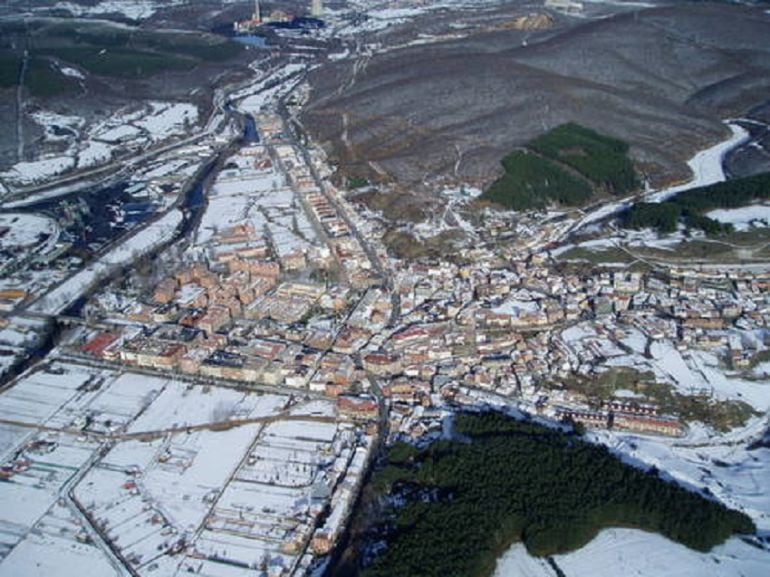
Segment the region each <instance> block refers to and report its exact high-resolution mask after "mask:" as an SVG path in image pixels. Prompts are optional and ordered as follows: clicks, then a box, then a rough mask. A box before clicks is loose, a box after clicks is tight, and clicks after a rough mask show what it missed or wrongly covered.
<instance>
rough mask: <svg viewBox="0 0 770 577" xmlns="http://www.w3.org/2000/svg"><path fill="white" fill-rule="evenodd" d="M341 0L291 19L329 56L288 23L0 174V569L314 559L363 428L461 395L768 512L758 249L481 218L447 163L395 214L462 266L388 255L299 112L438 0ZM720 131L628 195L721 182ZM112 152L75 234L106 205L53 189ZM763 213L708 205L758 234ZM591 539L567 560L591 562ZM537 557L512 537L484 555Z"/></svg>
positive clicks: (410, 433)
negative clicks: (244, 66)
mask: <svg viewBox="0 0 770 577" xmlns="http://www.w3.org/2000/svg"><path fill="white" fill-rule="evenodd" d="M59 4H61V5H62V9H64V8H66V6H64V5H68V4H69V3H61V2H60V3H59ZM101 4H102V5H105V4H110V5H111V6H110V9H117V10H132V11H134V12H136V11H137V10H139V12H136V16H135V17H137V18H144V17H150V16H151V15H152V14H153V13H154V7H153V6H154V4H153V3H152V2H147V3H145V4H146V5H143V7H141V6H135V5H134V4H142V3H128V2H102V3H101ZM352 4H355V7H356V10H357V13H358V14H359V16H360V15H368V16H367V17H366V18H363V17H361V18H359V19H358V20H351V19H350V18H349V16H348V15H347V13H346V12H344V11H342V10H334V9H326V10H325V11H323V12H318V13H314V16H317V17H318V18H323V19H324V21H325V23H326V26H325V27H324V28H319V29H313V30H311V31H310V32H308V31H303V32H302V34H304V35H307V34H310V35H313V38H314V39H315V40H317V41H318V43H319V45H321V46H324V44H323V43H324V42H328V43H329V45H330V46H333V47H334V48H333V50H334V51H333V52H328V51H327V49H326V48H318V49H313V50H310V49H306V48H304V47H303V46H302V42H304V38H302V37H301V36H300V33H298V32H296V31H294V30H285V31H279V32H278V34H279V35H280V36H281V38H282V40H283V41H284V42H285V43H284V44H283V45H282V46H281V48H280V49H277V48H276V49H274V53H273V54H271V55H270V57H269V58H266V59H263V60H260V61H255V64H254V65H253V70H252V72H253V76H252V77H251V78H249V79H248V80H246V81H243V82H239V83H238V84H237V85H234V86H230V87H228V88H227V89H220V90H219V91H218V93H217V103H216V106H215V107H214V108H213V110H212V112H211V115H210V116H209V117H207V118H204V117H202V116H201V114H200V113H199V110H198V108H196V106H195V105H193V104H190V103H180V102H162V101H148V102H146V103H144V104H142V105H141V106H137V107H135V108H134V109H127V110H124V111H122V113H121V114H120V115H117V116H112V117H111V118H109V119H106V120H104V121H102V122H100V123H97V124H95V125H87V123H85V121H84V120H83V119H82V118H78V117H75V116H64V115H62V114H60V113H58V112H56V111H53V110H51V111H44V110H40V111H37V112H36V113H35V115H34V117H33V120H34V122H37V123H38V124H39V125H40V126H41V127H48V128H46V129H45V134H44V136H43V138H44V139H48V140H52V141H56V142H57V143H58V146H59V149H60V153H59V154H58V155H56V156H46V157H43V158H39V159H37V160H35V161H29V162H24V163H19V164H17V165H16V166H14V167H13V168H12V169H11V170H9V171H6V172H4V173H2V174H0V182H1V184H0V200H1V201H2V208H3V212H2V213H0V254H2V255H3V259H2V261H0V379H2V383H3V384H2V388H0V480H2V481H3V482H2V483H0V504H1V506H0V576H9V577H10V576H19V575H78V574H93V575H121V576H122V575H130V576H139V575H141V576H153V575H161V576H164V575H181V574H194V575H205V576H209V577H249V576H254V577H263V576H269V577H288V576H294V577H301V576H304V575H320V574H322V571H323V568H324V561H325V560H327V559H328V556H329V555H330V553H333V552H334V550H335V547H337V546H338V545H339V543H340V542H341V541H342V539H343V536H344V534H345V530H346V527H347V525H348V523H349V520H350V517H351V514H352V511H353V510H354V508H355V505H356V503H357V501H358V499H359V497H360V493H361V488H362V486H363V484H364V481H365V478H366V476H367V474H368V471H369V470H370V468H371V466H372V464H373V462H374V461H375V460H376V457H377V454H378V451H379V450H380V449H381V448H382V447H383V446H388V445H390V444H392V443H393V442H395V441H408V442H410V443H414V444H416V445H424V444H425V443H426V442H428V441H429V440H431V439H436V438H440V437H441V436H442V435H443V434H444V433H445V428H446V426H447V422H448V421H451V415H452V414H453V413H454V412H455V411H457V410H459V409H463V408H472V409H478V408H489V407H493V408H496V409H498V410H502V411H504V412H507V413H510V414H516V415H521V414H526V415H528V416H529V417H531V418H534V419H537V420H539V421H540V422H545V423H554V424H558V423H568V424H569V425H570V426H573V427H575V428H576V429H577V430H580V431H581V432H582V433H583V434H584V435H585V437H586V438H587V439H589V440H590V441H591V442H594V443H599V444H603V445H606V446H607V447H608V448H609V449H610V450H611V451H612V452H613V453H614V454H616V455H618V456H620V457H621V458H623V459H624V460H626V461H627V462H629V463H632V464H635V465H637V466H642V467H656V468H657V469H658V470H660V471H662V472H664V473H665V474H666V475H668V477H669V478H670V479H673V480H675V481H678V482H679V483H681V484H683V485H685V486H687V487H690V488H693V489H694V490H697V491H700V492H702V493H704V494H708V495H710V496H711V497H713V498H714V499H716V500H718V501H719V502H722V503H724V504H725V505H727V506H729V507H731V508H734V509H737V510H739V511H741V512H744V513H746V514H747V515H748V516H749V517H750V518H751V520H752V521H753V522H754V523H755V524H756V526H757V528H758V531H759V532H758V535H760V536H763V535H764V536H767V535H768V534H770V496H769V495H768V494H767V492H766V491H765V488H764V487H765V486H766V483H767V480H768V479H770V454H769V453H768V449H767V448H763V447H766V443H767V441H766V430H767V428H768V417H767V415H768V410H769V409H770V265H768V261H767V260H765V261H764V262H762V260H761V258H759V257H757V258H756V259H752V258H749V259H748V261H747V262H742V263H737V264H736V263H716V264H715V263H713V262H706V261H705V260H703V261H698V260H697V259H689V258H683V257H681V255H678V254H677V250H676V248H675V247H676V246H677V243H679V242H682V241H683V239H684V235H685V233H684V232H683V231H682V230H679V231H677V232H675V233H673V234H671V235H663V234H659V233H656V232H653V231H652V230H644V231H628V230H622V229H619V228H617V227H616V226H615V225H614V224H613V222H612V219H611V217H612V215H613V214H614V213H616V212H619V211H620V210H621V209H622V208H623V207H624V202H628V200H624V201H620V202H617V203H615V204H605V205H602V206H592V207H590V208H588V209H586V210H585V211H557V210H552V211H551V212H540V213H537V214H523V213H518V212H513V211H503V210H495V209H491V208H488V207H486V208H483V209H482V210H481V211H480V213H478V214H476V215H475V216H473V217H469V216H468V211H469V208H468V207H469V206H470V205H471V204H472V203H473V202H474V199H475V198H476V197H477V196H478V194H480V191H479V190H477V189H476V188H474V185H473V183H462V182H457V183H454V184H453V185H452V186H451V187H449V186H446V185H445V184H444V183H442V184H440V185H436V191H435V192H436V194H437V196H439V197H441V198H443V202H444V204H443V205H442V210H437V211H435V212H434V214H433V215H432V216H431V217H430V219H428V221H427V222H423V223H421V224H414V225H405V224H402V225H400V226H401V227H402V230H401V231H400V232H402V233H404V234H408V235H409V236H410V238H413V239H416V241H420V242H430V241H431V239H435V238H438V237H440V236H441V235H444V234H447V233H449V234H451V233H453V231H459V232H460V233H462V235H463V237H464V241H458V242H457V243H456V244H452V243H451V242H450V243H449V245H448V246H449V249H448V250H447V253H451V258H440V257H434V256H421V257H418V258H407V257H403V256H400V255H397V254H396V252H395V251H393V250H392V246H390V243H389V240H388V238H387V227H386V226H384V224H383V223H384V221H385V220H386V219H385V217H384V215H383V214H382V213H381V212H379V211H377V210H376V209H373V208H371V207H367V206H364V205H363V204H362V203H360V202H357V196H358V195H359V194H361V191H362V190H363V191H364V192H366V191H372V190H376V191H377V192H378V193H380V194H389V191H388V189H387V185H377V184H370V183H368V182H367V183H365V184H364V185H363V186H356V187H353V186H351V185H350V183H349V182H345V181H344V180H342V181H341V180H340V179H338V178H335V170H336V167H335V166H334V165H333V163H332V162H331V161H330V160H329V156H328V154H327V152H326V150H325V149H324V147H322V146H321V144H320V143H316V142H313V140H312V139H311V138H310V137H309V136H308V134H307V133H305V132H304V129H303V127H302V125H301V123H300V122H299V121H298V120H297V119H298V115H299V113H300V112H301V110H302V107H303V105H304V103H305V101H306V99H307V97H308V94H309V91H310V87H309V84H308V82H307V75H308V74H309V73H310V72H311V71H312V70H313V69H315V68H316V67H317V66H319V65H320V63H321V62H322V61H327V60H329V61H338V60H344V59H355V58H361V60H362V61H365V60H366V58H368V55H369V54H370V53H372V52H373V51H376V50H378V49H381V48H382V47H378V46H377V45H374V44H372V45H367V44H366V42H365V41H363V40H362V38H364V39H365V38H366V37H367V35H369V34H373V33H374V32H377V31H378V30H381V29H384V28H387V27H388V26H391V25H395V24H398V23H402V22H405V21H408V20H409V19H410V18H413V17H415V16H417V15H420V14H424V13H425V11H429V10H439V9H442V7H443V8H446V6H450V7H451V6H452V5H453V2H450V1H446V2H443V3H436V4H437V5H436V6H425V3H423V2H399V3H398V5H399V6H398V7H395V8H384V7H382V6H379V4H380V3H375V2H363V1H358V2H354V3H352ZM572 4H579V3H572ZM113 5H114V6H113ZM313 6H314V10H324V8H323V7H322V6H321V3H315V2H314V3H313ZM140 8H141V10H140ZM85 9H86V8H84V7H82V6H79V7H78V8H77V10H85ZM73 10H74V8H73ZM94 10H95V9H94ZM257 10H259V3H257ZM581 10H582V5H581ZM134 12H132V14H134ZM97 13H98V12H97ZM132 17H134V16H132ZM275 17H276V18H280V17H282V16H281V15H280V14H277V15H275ZM263 18H264V19H266V17H265V16H263V15H261V14H259V13H257V14H255V15H254V17H253V18H252V19H251V20H247V21H244V22H240V23H236V27H237V26H241V28H243V31H244V32H248V33H251V32H254V30H258V29H259V26H261V25H262V24H263V22H262V20H263ZM252 27H253V28H254V30H252ZM236 29H237V28H236ZM460 33H461V32H460V31H458V34H460ZM294 41H296V43H294ZM332 41H333V42H332ZM422 41H423V42H430V41H432V40H431V39H429V38H423V39H422ZM340 47H342V48H340ZM73 74H79V72H78V71H74V70H73ZM51 126H56V127H58V128H57V130H51V129H50V127H51ZM729 126H730V128H731V130H732V132H733V135H732V137H731V138H730V139H728V140H726V141H723V142H721V143H718V144H717V145H715V146H711V147H709V148H707V149H705V150H703V151H701V152H700V153H699V154H698V155H697V156H696V157H694V158H693V159H692V160H691V162H690V168H691V170H692V172H693V175H692V180H690V181H689V182H688V183H686V184H682V185H677V186H675V187H671V188H667V189H663V190H648V191H646V192H645V199H647V200H649V201H651V202H661V201H663V200H665V199H667V198H669V197H671V196H672V195H673V194H676V193H677V192H679V191H681V190H687V189H688V188H691V187H694V186H701V185H706V184H712V183H715V182H720V181H722V180H725V178H726V175H725V174H724V171H723V169H722V161H723V159H724V155H725V154H726V153H727V152H728V151H729V150H731V149H733V148H735V147H736V146H738V145H740V144H742V143H745V142H746V139H747V134H746V133H745V131H744V130H743V129H741V128H740V126H738V125H737V124H729ZM62 127H63V128H66V131H65V133H66V135H65V136H62V134H63V133H62V130H60V128H62ZM63 140H66V142H64V141H63ZM110 164H121V166H122V168H120V172H119V173H116V174H117V176H115V175H111V177H110V178H111V180H109V181H108V182H109V184H110V185H111V186H119V187H120V188H119V192H118V193H115V197H114V199H111V200H110V201H109V203H108V205H107V207H106V208H103V210H105V211H107V210H108V211H109V212H104V213H103V214H106V215H107V216H106V217H105V218H106V220H104V222H102V223H101V225H99V227H100V230H98V231H94V230H89V231H88V232H87V233H82V232H78V233H76V232H73V231H80V230H81V228H82V225H83V223H84V222H86V221H88V219H89V218H95V217H94V215H97V214H102V213H97V210H102V209H99V208H96V206H97V205H98V204H99V201H98V199H97V200H95V201H94V200H93V199H90V200H82V199H81V200H78V201H74V200H73V201H69V200H67V201H66V203H65V204H64V205H63V206H65V207H66V209H67V212H66V214H61V215H60V218H59V219H53V218H51V217H50V216H49V215H48V214H47V213H46V212H45V210H43V209H42V208H41V209H40V210H39V211H38V208H37V207H38V206H43V205H41V204H40V203H46V202H50V201H51V200H52V199H56V198H59V197H62V196H66V197H68V196H69V195H71V193H72V191H73V190H77V185H78V183H79V182H81V183H87V184H88V185H89V194H90V191H91V189H92V188H93V186H92V185H93V184H94V182H96V181H95V180H94V179H95V178H97V177H99V178H101V176H100V175H99V174H98V172H99V171H101V170H106V169H107V168H108V167H109V165H110ZM116 183H119V184H116ZM44 185H45V188H40V189H38V187H42V186H44ZM73 187H74V188H73ZM354 188H355V190H354ZM89 203H90V204H89ZM769 210H770V208H769V207H768V206H767V205H765V204H757V205H754V206H751V207H743V208H740V209H735V210H721V211H715V212H713V213H710V216H711V217H712V218H714V219H716V220H718V221H720V222H729V223H731V224H733V225H734V226H736V227H737V229H738V230H743V231H754V230H757V229H762V228H763V227H766V226H767V224H768V218H769V216H770V212H769ZM93 228H94V229H96V228H97V225H94V226H93ZM102 228H103V229H104V230H101V229H102ZM73 247H75V248H77V249H78V250H77V251H73V250H72V249H73ZM671 247H674V248H671ZM653 249H654V251H655V252H654V253H652V252H650V251H651V250H653ZM749 256H750V257H751V256H753V255H749ZM763 439H765V440H764V441H763ZM763 443H764V444H763ZM752 447H754V448H752ZM662 539H663V538H662V537H659V536H655V535H651V534H650V535H647V534H646V533H642V532H641V531H636V530H633V529H617V530H612V532H608V533H602V535H601V536H600V537H599V538H597V540H596V541H595V542H592V543H591V545H589V546H588V547H593V549H592V551H594V553H591V555H598V556H605V557H606V558H607V562H606V563H602V565H603V567H604V569H603V570H606V571H607V573H606V574H608V575H609V574H624V572H625V571H630V569H629V565H630V564H632V563H634V562H636V561H638V560H639V559H641V558H645V557H646V556H647V554H648V551H647V549H648V547H649V544H650V543H653V542H655V543H657V540H662ZM618 543H620V544H618ZM666 543H668V542H666ZM752 543H753V546H751V545H747V544H746V543H745V542H743V541H741V540H739V539H738V538H731V539H730V540H729V541H728V543H727V545H725V546H724V548H723V549H722V550H720V551H717V552H716V553H711V554H705V553H703V554H702V553H696V552H693V551H689V550H688V551H686V552H683V551H680V550H679V549H675V548H669V549H667V548H666V545H663V544H658V545H659V548H658V549H657V550H659V551H661V553H660V557H659V559H658V562H659V563H660V564H663V565H665V564H672V565H674V566H676V565H677V563H679V564H680V565H681V564H685V567H686V566H687V565H686V563H701V564H702V565H703V567H704V569H703V570H704V573H703V574H712V573H708V571H713V570H714V569H713V567H711V565H713V563H718V564H719V567H720V571H724V572H723V573H721V572H719V571H718V572H717V573H714V574H720V575H721V574H723V575H738V574H747V575H760V574H764V571H765V570H766V569H767V568H768V566H770V565H769V564H768V555H769V553H768V550H767V547H768V546H767V543H766V542H763V541H760V540H758V541H753V542H752ZM658 545H656V547H658ZM588 547H587V548H586V549H584V550H581V551H579V552H575V553H570V554H569V555H567V556H566V557H565V559H564V562H565V563H567V564H569V565H571V564H573V563H574V566H575V567H583V568H585V567H587V566H589V565H590V564H589V563H588V561H586V559H588V557H589V556H590V555H589V553H588V552H587V551H588ZM625 547H627V549H623V550H624V551H627V553H625V554H617V555H616V551H617V549H619V548H625ZM672 547H673V545H672ZM682 549H683V550H684V548H682ZM685 556H690V557H692V558H693V559H695V558H697V560H693V559H690V558H689V557H687V559H689V560H688V561H682V560H681V559H684V558H685ZM602 558H604V557H602ZM712 558H713V563H712V561H711V559H712ZM559 563H560V564H562V563H561V559H560V560H559ZM581 563H582V565H581ZM707 564H708V565H709V567H708V571H706V565H707ZM506 567H507V568H506ZM550 571H551V570H550V568H549V566H548V565H547V564H546V563H545V562H541V561H539V560H538V561H535V560H534V558H531V557H529V556H528V555H527V553H526V551H525V550H524V549H523V547H522V546H521V545H516V546H514V547H513V548H512V549H510V550H509V551H508V553H507V554H506V555H505V556H504V557H503V558H502V560H501V564H500V565H499V566H498V572H497V574H496V575H498V576H499V577H508V576H510V575H514V574H519V573H518V572H521V574H526V575H543V576H548V575H553V574H554V573H551V572H550ZM575 571H578V570H577V569H575ZM586 571H587V570H586ZM569 574H570V575H572V574H573V573H572V572H569ZM574 574H579V573H574ZM583 574H587V573H583ZM597 574H602V575H603V574H605V573H597ZM650 574H652V573H650Z"/></svg>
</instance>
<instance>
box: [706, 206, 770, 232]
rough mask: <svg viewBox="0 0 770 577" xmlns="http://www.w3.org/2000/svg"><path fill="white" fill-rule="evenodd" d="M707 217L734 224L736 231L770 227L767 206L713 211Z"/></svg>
mask: <svg viewBox="0 0 770 577" xmlns="http://www.w3.org/2000/svg"><path fill="white" fill-rule="evenodd" d="M706 216H708V217H709V218H713V219H714V220H718V221H719V222H725V223H730V224H732V225H733V226H734V227H735V229H736V230H749V229H750V228H752V227H753V226H756V227H763V228H764V227H767V226H770V206H768V205H766V204H754V205H751V206H743V207H741V208H730V209H718V210H712V211H711V212H709V213H707V214H706Z"/></svg>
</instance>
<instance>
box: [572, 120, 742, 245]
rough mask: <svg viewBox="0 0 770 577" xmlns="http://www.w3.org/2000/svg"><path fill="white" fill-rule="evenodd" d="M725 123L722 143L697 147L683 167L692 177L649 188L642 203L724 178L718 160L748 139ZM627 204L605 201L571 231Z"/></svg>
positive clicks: (665, 198)
mask: <svg viewBox="0 0 770 577" xmlns="http://www.w3.org/2000/svg"><path fill="white" fill-rule="evenodd" d="M725 124H727V126H728V127H729V128H730V131H731V132H732V135H731V136H730V137H729V138H728V139H726V140H723V141H722V142H719V143H717V144H715V145H714V146H711V147H709V148H707V149H705V150H701V151H700V152H698V153H697V154H695V156H693V157H692V158H691V159H690V160H689V161H687V166H689V167H690V171H691V172H692V178H691V179H690V180H688V181H687V182H685V183H682V184H677V185H675V186H670V187H667V188H664V189H662V190H658V191H653V192H651V193H649V194H647V195H646V196H645V198H644V200H645V201H646V202H663V201H664V200H667V199H669V198H671V197H672V196H674V195H676V194H678V193H680V192H683V191H685V190H689V189H690V188H696V187H700V186H708V185H710V184H716V183H717V182H722V181H724V180H725V172H724V168H723V166H722V162H723V160H724V158H725V155H726V154H727V153H728V152H730V151H731V150H732V149H733V148H735V147H737V146H740V145H742V144H744V143H746V142H747V141H748V139H749V133H748V131H747V130H746V129H745V128H743V127H742V126H740V125H738V124H735V123H734V122H731V121H729V120H728V121H725ZM630 205H631V203H630V202H627V201H621V202H614V203H610V204H605V205H604V206H602V207H600V208H599V209H597V210H595V211H593V212H591V213H589V214H588V215H586V216H585V217H584V218H583V219H582V220H580V221H579V222H578V224H577V225H575V226H574V227H573V229H572V230H578V229H581V228H583V227H585V226H587V225H589V224H591V223H594V222H597V221H599V220H602V219H603V218H605V217H607V216H610V215H612V214H616V213H618V212H620V211H622V210H624V209H626V208H628V207H629V206H630Z"/></svg>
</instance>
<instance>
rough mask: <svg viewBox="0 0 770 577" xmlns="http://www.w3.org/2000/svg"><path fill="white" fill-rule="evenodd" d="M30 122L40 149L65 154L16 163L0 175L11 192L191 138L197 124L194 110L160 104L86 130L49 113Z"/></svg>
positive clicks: (121, 114) (34, 115) (176, 104)
mask: <svg viewBox="0 0 770 577" xmlns="http://www.w3.org/2000/svg"><path fill="white" fill-rule="evenodd" d="M75 72H76V71H75ZM30 117H31V119H32V120H34V121H35V122H36V123H37V124H38V125H40V127H41V128H42V129H43V131H44V137H43V142H44V143H46V142H48V143H56V144H57V145H59V146H60V145H61V143H66V144H67V145H68V148H67V150H66V151H64V152H56V153H46V152H45V146H42V147H40V149H41V150H42V151H43V152H41V153H40V155H39V156H38V158H36V159H35V160H32V161H25V162H19V163H17V164H15V165H14V166H12V167H11V168H10V169H8V170H6V171H5V172H2V173H0V179H1V180H4V181H5V182H6V183H7V184H9V185H11V186H12V187H14V186H15V187H23V186H29V185H33V184H39V183H42V182H45V181H47V180H50V179H52V178H54V177H56V176H60V175H62V174H65V173H67V172H69V171H71V170H74V169H84V168H92V167H95V166H99V165H102V164H105V163H108V162H109V161H110V160H112V159H113V157H114V156H115V155H116V154H119V153H122V152H125V151H127V150H130V151H143V150H144V149H146V148H147V147H149V146H152V145H155V144H159V143H161V142H164V141H166V140H169V139H171V138H175V137H184V136H189V135H190V132H191V130H193V129H194V128H195V127H196V126H197V125H198V122H199V112H198V108H197V107H196V106H194V105H193V104H189V103H184V102H164V101H149V102H146V103H143V104H142V105H141V106H139V107H136V106H132V107H128V108H125V109H122V110H118V111H117V112H115V113H114V114H112V115H111V116H110V117H108V118H106V119H104V120H101V121H98V122H95V123H94V124H92V125H90V126H87V125H86V121H85V120H84V119H83V118H81V117H79V116H74V115H66V114H60V113H57V112H54V111H50V110H41V111H35V112H33V113H31V114H30Z"/></svg>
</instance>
